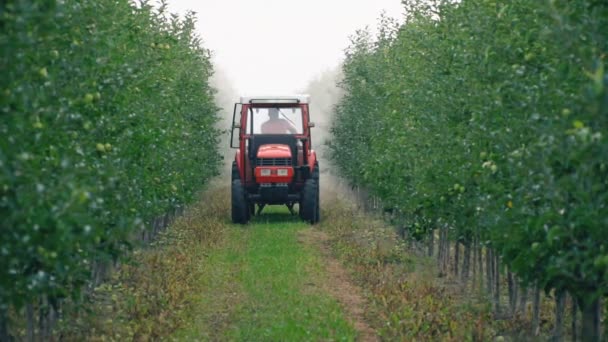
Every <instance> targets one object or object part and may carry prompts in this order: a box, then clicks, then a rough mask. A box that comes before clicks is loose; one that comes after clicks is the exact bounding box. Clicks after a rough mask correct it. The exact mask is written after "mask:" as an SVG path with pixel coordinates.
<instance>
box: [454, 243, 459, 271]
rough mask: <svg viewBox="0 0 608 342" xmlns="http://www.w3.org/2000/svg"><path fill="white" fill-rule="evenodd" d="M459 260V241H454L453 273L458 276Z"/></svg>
mask: <svg viewBox="0 0 608 342" xmlns="http://www.w3.org/2000/svg"><path fill="white" fill-rule="evenodd" d="M459 262H460V242H458V240H456V242H455V243H454V275H455V276H456V277H458V263H459Z"/></svg>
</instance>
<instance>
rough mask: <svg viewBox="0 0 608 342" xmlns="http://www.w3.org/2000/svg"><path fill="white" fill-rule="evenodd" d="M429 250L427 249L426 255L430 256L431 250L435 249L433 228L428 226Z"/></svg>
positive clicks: (431, 254)
mask: <svg viewBox="0 0 608 342" xmlns="http://www.w3.org/2000/svg"><path fill="white" fill-rule="evenodd" d="M428 235H429V237H428V239H429V250H428V256H429V257H432V256H433V250H434V249H435V230H434V229H433V228H429V234H428Z"/></svg>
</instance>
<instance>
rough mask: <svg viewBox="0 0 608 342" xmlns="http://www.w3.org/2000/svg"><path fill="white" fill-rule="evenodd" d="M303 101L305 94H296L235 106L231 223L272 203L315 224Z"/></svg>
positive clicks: (314, 163)
mask: <svg viewBox="0 0 608 342" xmlns="http://www.w3.org/2000/svg"><path fill="white" fill-rule="evenodd" d="M308 103H309V97H308V96H306V95H296V96H270V97H269V96H260V97H242V98H241V101H240V102H239V103H236V104H235V105H234V114H233V117H232V135H231V143H230V147H232V148H238V150H237V151H236V155H235V157H234V162H233V163H232V221H233V222H234V223H241V224H245V223H247V222H248V221H249V219H250V218H251V216H252V215H259V214H260V213H261V212H262V210H263V209H264V207H265V206H266V205H276V204H281V205H283V204H284V205H286V206H287V208H289V211H290V212H291V213H292V214H294V213H295V212H294V205H295V204H298V212H299V215H300V217H301V218H302V219H303V220H305V221H307V222H309V223H311V224H314V223H317V222H318V221H319V162H318V160H317V154H316V153H315V151H313V149H312V141H311V139H310V129H311V128H312V127H314V123H313V122H310V120H309V119H310V113H309V108H308ZM236 137H238V140H237V139H236ZM256 204H257V206H258V207H257V213H256Z"/></svg>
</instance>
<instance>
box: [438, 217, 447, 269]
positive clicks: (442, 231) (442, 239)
mask: <svg viewBox="0 0 608 342" xmlns="http://www.w3.org/2000/svg"><path fill="white" fill-rule="evenodd" d="M446 235H447V234H446V228H445V226H442V227H440V228H439V246H438V250H437V266H438V267H439V276H440V277H443V276H445V255H446V247H445V244H446V242H447V241H446Z"/></svg>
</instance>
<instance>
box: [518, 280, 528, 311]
mask: <svg viewBox="0 0 608 342" xmlns="http://www.w3.org/2000/svg"><path fill="white" fill-rule="evenodd" d="M519 293H520V295H519V309H518V311H519V312H520V313H521V314H523V315H525V314H526V304H528V289H527V288H526V287H525V286H523V285H520V286H519Z"/></svg>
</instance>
